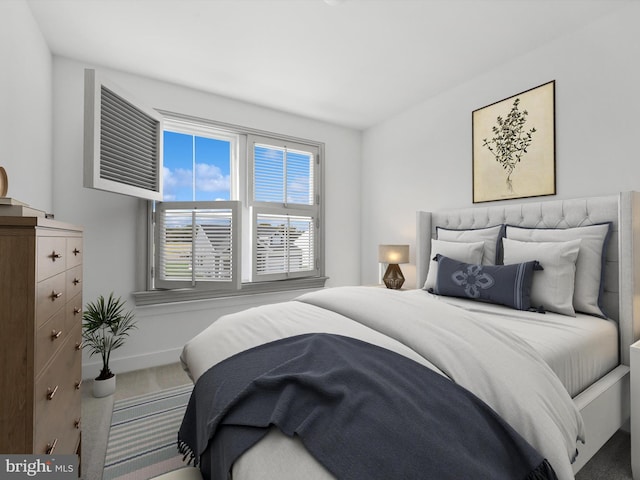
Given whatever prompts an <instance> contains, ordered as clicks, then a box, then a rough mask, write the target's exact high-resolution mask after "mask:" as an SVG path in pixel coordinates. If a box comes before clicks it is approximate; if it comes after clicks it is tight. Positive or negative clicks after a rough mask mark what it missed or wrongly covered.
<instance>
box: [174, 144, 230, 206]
mask: <svg viewBox="0 0 640 480" xmlns="http://www.w3.org/2000/svg"><path fill="white" fill-rule="evenodd" d="M230 153H231V146H230V144H229V142H227V141H224V140H217V139H212V138H205V137H195V157H194V137H193V136H192V135H186V134H182V133H175V132H169V131H165V132H164V171H163V175H164V178H163V184H164V185H163V188H164V195H163V200H164V201H193V200H197V201H204V200H229V199H230V185H231V182H230V174H231V161H230V158H231V156H230ZM194 159H195V172H196V175H195V187H194V176H193V172H194Z"/></svg>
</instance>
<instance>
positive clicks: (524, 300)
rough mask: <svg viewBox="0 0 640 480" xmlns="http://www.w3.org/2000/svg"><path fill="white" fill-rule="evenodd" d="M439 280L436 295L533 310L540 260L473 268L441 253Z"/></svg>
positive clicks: (438, 257) (434, 291) (435, 290)
mask: <svg viewBox="0 0 640 480" xmlns="http://www.w3.org/2000/svg"><path fill="white" fill-rule="evenodd" d="M436 258H437V261H438V279H437V281H436V286H435V288H434V289H433V293H435V294H437V295H448V296H452V297H462V298H469V299H473V300H481V301H485V302H489V303H497V304H500V305H506V306H508V307H511V308H515V309H517V310H529V309H530V308H531V283H532V281H533V277H534V274H533V272H534V270H540V269H541V267H540V266H539V264H538V262H537V261H532V262H524V263H517V264H511V265H472V264H469V263H465V262H459V261H457V260H453V259H451V258H448V257H443V256H442V255H440V254H438V255H437V256H436Z"/></svg>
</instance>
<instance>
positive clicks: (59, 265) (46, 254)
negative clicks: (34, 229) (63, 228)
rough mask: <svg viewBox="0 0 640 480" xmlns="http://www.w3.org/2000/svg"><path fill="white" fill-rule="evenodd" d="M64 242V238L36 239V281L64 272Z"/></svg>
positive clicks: (65, 248)
mask: <svg viewBox="0 0 640 480" xmlns="http://www.w3.org/2000/svg"><path fill="white" fill-rule="evenodd" d="M66 240H67V239H66V238H64V237H38V240H37V245H36V265H37V268H38V277H37V280H38V281H40V280H44V279H45V278H49V277H51V276H53V275H56V274H58V273H60V272H64V271H65V270H66V263H65V257H66V255H67V241H66Z"/></svg>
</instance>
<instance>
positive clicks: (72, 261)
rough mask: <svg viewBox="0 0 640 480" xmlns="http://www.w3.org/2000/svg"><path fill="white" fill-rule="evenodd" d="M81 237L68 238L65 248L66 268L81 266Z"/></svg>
mask: <svg viewBox="0 0 640 480" xmlns="http://www.w3.org/2000/svg"><path fill="white" fill-rule="evenodd" d="M82 256H83V252H82V237H68V238H67V247H66V258H67V268H70V267H75V266H76V265H82Z"/></svg>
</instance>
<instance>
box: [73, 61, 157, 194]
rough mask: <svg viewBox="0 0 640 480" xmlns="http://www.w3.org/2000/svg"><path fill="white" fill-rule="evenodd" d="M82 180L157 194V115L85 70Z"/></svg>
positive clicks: (118, 190) (98, 185) (122, 190)
mask: <svg viewBox="0 0 640 480" xmlns="http://www.w3.org/2000/svg"><path fill="white" fill-rule="evenodd" d="M84 186H85V187H89V188H96V189H100V190H106V191H110V192H115V193H122V194H125V195H131V196H135V197H139V198H146V199H149V200H161V199H162V117H161V115H160V114H158V113H157V112H156V111H155V110H154V109H153V108H149V107H145V106H143V105H141V104H140V102H138V101H134V100H132V98H131V96H130V95H129V94H127V93H125V92H124V91H122V90H121V89H120V88H119V87H118V86H116V85H115V84H113V83H112V82H110V81H108V80H107V79H105V78H104V77H102V76H100V75H99V74H98V73H97V72H95V70H92V69H87V70H85V138H84Z"/></svg>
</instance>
